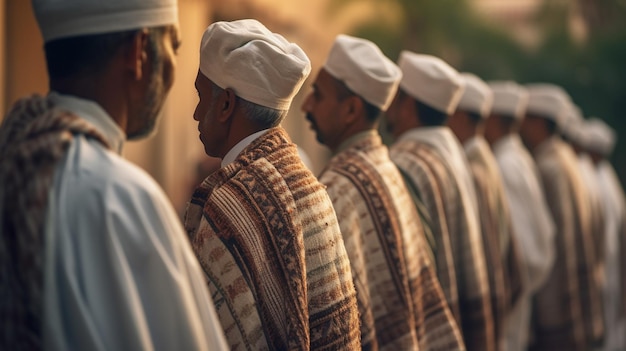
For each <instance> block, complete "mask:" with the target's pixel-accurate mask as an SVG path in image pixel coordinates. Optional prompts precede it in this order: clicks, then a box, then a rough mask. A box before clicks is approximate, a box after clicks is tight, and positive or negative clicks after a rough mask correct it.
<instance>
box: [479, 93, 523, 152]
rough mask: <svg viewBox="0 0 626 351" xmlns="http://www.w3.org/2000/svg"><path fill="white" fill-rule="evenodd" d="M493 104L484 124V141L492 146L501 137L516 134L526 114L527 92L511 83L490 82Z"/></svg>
mask: <svg viewBox="0 0 626 351" xmlns="http://www.w3.org/2000/svg"><path fill="white" fill-rule="evenodd" d="M488 85H489V88H490V89H491V91H492V92H493V104H492V106H491V110H490V112H489V117H488V118H487V121H486V122H485V139H487V141H488V142H489V143H490V144H491V145H493V144H494V143H495V142H497V141H498V140H500V139H502V138H503V137H505V136H507V135H509V134H513V133H517V132H518V130H519V126H520V124H521V123H522V120H523V119H524V116H525V114H526V106H527V104H528V92H527V91H526V89H525V88H524V87H523V86H521V85H519V84H517V83H515V82H513V81H491V82H489V83H488Z"/></svg>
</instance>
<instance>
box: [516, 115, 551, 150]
mask: <svg viewBox="0 0 626 351" xmlns="http://www.w3.org/2000/svg"><path fill="white" fill-rule="evenodd" d="M552 135H553V133H551V132H550V129H549V127H548V121H547V120H546V119H545V118H542V117H538V116H533V115H527V116H526V118H524V121H523V122H522V124H521V127H520V136H521V137H522V141H523V142H524V145H526V148H528V150H530V152H534V150H535V149H536V148H537V146H539V145H541V143H543V142H544V141H546V140H547V139H549V138H550V137H551V136H552Z"/></svg>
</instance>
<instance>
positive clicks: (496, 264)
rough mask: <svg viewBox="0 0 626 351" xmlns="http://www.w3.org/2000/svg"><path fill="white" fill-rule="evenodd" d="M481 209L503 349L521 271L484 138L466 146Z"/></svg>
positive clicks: (497, 329) (496, 323)
mask: <svg viewBox="0 0 626 351" xmlns="http://www.w3.org/2000/svg"><path fill="white" fill-rule="evenodd" d="M465 152H466V155H467V159H468V161H469V164H470V169H471V171H472V176H473V178H474V183H475V184H476V197H477V199H478V207H479V208H480V212H479V214H480V222H481V229H482V234H483V247H484V252H485V259H486V262H487V272H488V276H489V291H490V293H491V308H492V311H493V320H494V327H495V336H496V340H498V345H499V348H500V345H503V342H504V336H505V335H504V331H505V323H506V316H507V314H508V313H509V310H510V308H511V306H513V305H514V304H515V302H516V301H517V298H518V297H519V295H520V293H521V281H522V271H521V269H522V267H521V265H520V263H519V256H518V254H517V252H516V248H515V246H514V242H515V239H514V238H513V235H512V231H513V224H512V220H511V216H510V213H509V206H508V203H507V200H506V197H505V193H504V187H503V185H502V178H501V176H500V171H499V169H498V164H497V162H496V160H495V157H494V156H493V153H492V152H491V150H490V148H489V145H488V144H487V142H486V141H485V139H484V138H483V137H475V138H472V139H470V140H468V141H467V142H466V143H465Z"/></svg>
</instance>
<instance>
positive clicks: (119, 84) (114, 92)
mask: <svg viewBox="0 0 626 351" xmlns="http://www.w3.org/2000/svg"><path fill="white" fill-rule="evenodd" d="M159 45H162V48H161V49H162V50H161V53H162V56H163V60H165V62H166V64H167V65H168V66H167V71H166V72H164V75H165V77H164V80H165V81H166V90H169V88H170V87H171V84H172V82H173V79H174V77H173V75H174V67H175V55H176V51H177V50H178V47H179V46H180V39H179V34H178V28H177V27H174V26H171V27H169V28H168V30H167V31H166V33H165V34H164V35H163V38H162V42H161V43H159ZM148 56H149V51H148V30H147V29H143V30H140V31H139V32H138V33H137V34H135V35H134V36H133V38H132V40H131V41H129V42H128V43H125V44H124V45H122V47H120V48H119V49H118V51H117V52H116V53H115V55H114V56H113V57H112V59H111V60H110V61H109V62H108V64H107V65H106V67H103V68H102V69H101V70H100V71H99V72H98V73H91V74H81V75H77V76H73V77H68V78H63V79H56V80H55V79H51V80H50V90H53V91H57V92H59V93H61V94H67V95H73V96H76V97H80V98H83V99H87V100H91V101H94V102H96V103H98V105H100V106H101V107H102V108H103V109H104V110H105V111H106V112H107V113H108V114H109V116H110V117H111V118H112V119H113V120H114V121H115V123H116V124H117V125H118V126H119V127H120V128H121V129H122V130H123V131H124V132H126V134H133V132H134V131H135V129H137V128H140V126H135V125H134V120H135V117H136V116H137V113H138V111H140V110H141V105H142V103H144V102H145V101H144V100H145V99H144V98H145V95H146V91H147V89H148V84H149V82H150V73H151V72H152V70H153V67H152V64H151V60H150V58H149V57H148Z"/></svg>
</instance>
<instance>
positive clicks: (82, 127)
mask: <svg viewBox="0 0 626 351" xmlns="http://www.w3.org/2000/svg"><path fill="white" fill-rule="evenodd" d="M74 134H85V135H86V136H88V137H91V138H94V139H96V140H98V141H99V142H101V143H102V144H103V145H105V146H106V145H107V143H106V141H105V140H104V138H103V137H101V136H100V135H99V133H98V132H97V131H96V130H95V129H94V128H93V126H91V125H90V124H88V123H87V122H85V121H84V120H83V119H81V118H79V117H76V116H74V115H72V114H70V113H69V112H65V111H60V110H56V109H54V106H53V105H52V103H51V102H50V101H49V100H48V99H46V98H44V97H41V96H36V95H34V96H31V97H29V98H25V99H22V100H20V101H18V102H17V103H16V104H15V105H14V106H13V107H12V109H11V111H10V112H9V114H8V115H7V116H6V118H5V119H4V122H3V123H2V126H1V127H0V164H2V167H1V168H0V184H2V186H1V187H0V221H1V222H2V232H1V233H0V325H2V331H1V332H0V349H3V350H18V349H20V350H21V349H39V348H41V347H43V345H42V344H41V343H42V336H43V335H42V325H41V323H42V319H41V316H42V314H43V284H44V283H43V282H44V279H43V267H42V264H43V259H44V254H43V253H44V245H45V238H44V225H45V220H46V218H45V216H46V213H47V206H48V193H49V191H50V187H51V186H52V182H53V177H54V170H55V167H56V165H57V163H58V162H59V160H60V159H61V158H62V157H63V155H64V154H65V152H66V151H67V149H68V148H69V146H70V143H71V142H72V138H73V135H74Z"/></svg>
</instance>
